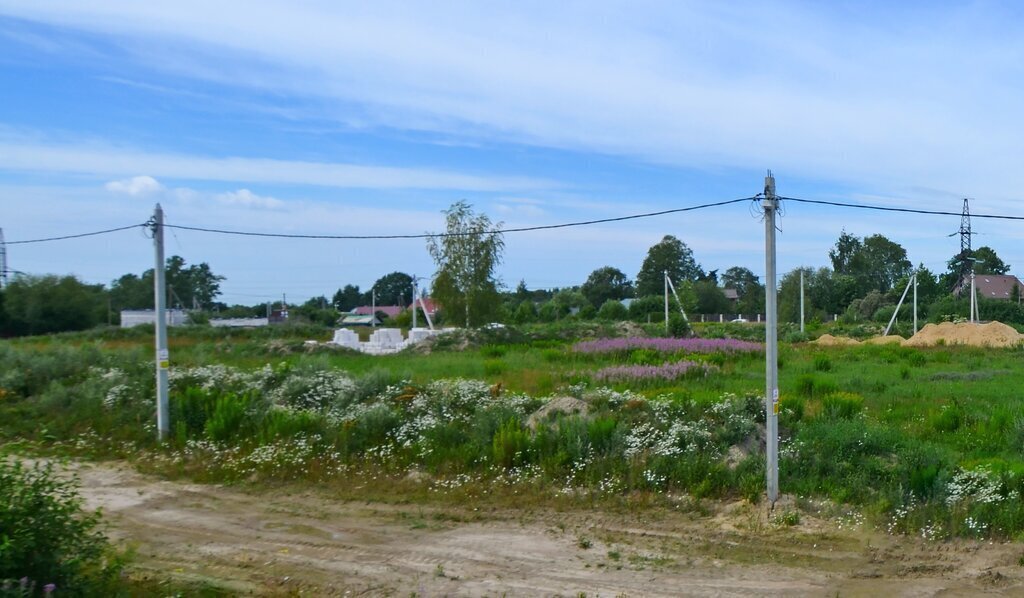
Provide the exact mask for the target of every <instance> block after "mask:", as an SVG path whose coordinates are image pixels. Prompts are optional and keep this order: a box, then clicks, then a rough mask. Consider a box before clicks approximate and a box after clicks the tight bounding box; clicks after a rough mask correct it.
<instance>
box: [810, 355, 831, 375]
mask: <svg viewBox="0 0 1024 598" xmlns="http://www.w3.org/2000/svg"><path fill="white" fill-rule="evenodd" d="M814 371H816V372H830V371H832V360H831V359H829V358H828V356H827V355H815V356H814Z"/></svg>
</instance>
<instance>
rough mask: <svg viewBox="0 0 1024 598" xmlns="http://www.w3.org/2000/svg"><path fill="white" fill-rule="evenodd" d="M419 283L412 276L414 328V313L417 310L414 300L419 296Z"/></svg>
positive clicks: (413, 317)
mask: <svg viewBox="0 0 1024 598" xmlns="http://www.w3.org/2000/svg"><path fill="white" fill-rule="evenodd" d="M418 291H419V281H418V280H417V279H416V275H415V274H413V275H412V327H413V328H415V327H416V312H417V311H419V309H418V308H417V307H416V299H417V298H418V297H419V296H420V295H419V292H418Z"/></svg>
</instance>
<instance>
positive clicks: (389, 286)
mask: <svg viewBox="0 0 1024 598" xmlns="http://www.w3.org/2000/svg"><path fill="white" fill-rule="evenodd" d="M373 291H376V292H377V305H403V306H404V305H408V304H409V303H411V302H412V276H409V275H408V274H406V273H405V272H392V273H391V274H385V275H384V276H381V277H380V278H378V279H377V282H375V283H373V286H372V287H371V288H370V291H369V292H367V294H366V298H365V299H364V300H365V301H366V302H367V303H369V298H370V295H369V293H370V292H373Z"/></svg>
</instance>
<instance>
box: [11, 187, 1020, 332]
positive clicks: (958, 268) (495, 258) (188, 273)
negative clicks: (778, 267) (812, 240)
mask: <svg viewBox="0 0 1024 598" xmlns="http://www.w3.org/2000/svg"><path fill="white" fill-rule="evenodd" d="M445 216H446V230H445V231H444V232H445V233H446V234H443V235H439V236H436V237H432V238H431V239H430V240H429V242H428V246H427V249H428V251H429V252H430V254H431V256H432V257H433V258H434V261H435V263H436V265H437V271H436V273H435V275H434V278H433V280H432V281H430V284H429V285H428V288H429V293H425V294H429V295H431V296H432V298H433V299H434V300H435V301H436V302H437V303H438V304H440V306H441V308H442V312H443V313H442V317H444V318H445V319H446V321H447V322H448V323H450V324H454V325H469V326H473V325H480V324H483V323H486V322H492V321H509V322H519V323H526V322H533V321H551V320H557V319H561V318H565V317H569V316H570V315H574V316H575V317H581V318H591V317H603V318H607V319H624V318H626V317H631V318H634V319H648V318H650V319H655V320H656V319H660V317H661V316H660V314H662V313H663V309H664V307H663V293H664V275H665V273H667V274H668V276H669V277H670V278H671V280H672V281H673V283H674V285H675V286H676V290H677V291H678V295H679V301H680V302H681V303H682V307H683V308H684V309H685V310H686V311H687V312H690V313H694V312H696V313H709V314H717V313H740V314H754V313H762V312H763V311H764V285H763V283H762V281H761V280H760V279H759V278H758V277H757V276H756V275H755V274H754V273H753V272H752V271H751V270H750V269H749V268H746V267H743V266H734V267H731V268H728V269H726V270H725V271H724V272H722V273H719V271H718V270H709V271H705V270H704V269H703V268H702V267H701V265H700V264H699V263H698V262H697V260H696V258H695V257H694V254H693V251H692V250H691V249H690V248H689V247H688V246H687V245H686V243H684V242H682V241H681V240H679V239H677V238H676V237H674V236H671V235H667V236H665V237H664V238H662V239H661V241H659V242H658V243H656V244H655V245H653V246H651V247H650V249H649V250H648V252H647V255H646V256H645V258H644V260H643V262H642V263H641V265H640V269H639V271H638V272H637V275H636V278H635V280H631V279H630V278H629V276H628V275H627V274H626V273H625V272H623V271H622V270H620V269H618V268H615V267H612V266H604V267H601V268H598V269H596V270H594V271H593V272H591V273H590V275H589V276H588V277H587V278H586V280H585V281H583V282H582V283H581V284H579V285H577V286H572V287H568V288H563V289H529V288H528V287H527V286H526V283H525V282H524V281H520V282H519V284H518V285H517V286H516V288H515V289H512V290H506V289H503V288H502V285H501V284H500V282H499V280H498V279H497V277H496V269H497V267H498V265H499V264H500V263H501V259H502V252H503V249H504V240H503V237H502V235H501V232H500V228H501V223H497V224H494V223H492V222H491V221H490V219H489V218H488V217H487V216H486V215H485V214H477V213H475V212H474V211H473V209H472V207H471V206H470V205H468V204H466V203H464V202H458V203H456V204H453V205H452V206H451V207H450V208H449V209H448V210H446V211H445ZM828 257H829V260H830V262H831V268H829V267H823V268H817V269H814V268H797V269H795V270H792V271H790V272H788V273H786V274H784V275H783V276H782V278H781V281H780V285H779V312H780V318H781V319H782V320H784V321H785V320H789V321H793V320H796V319H798V317H799V303H800V291H799V284H800V275H801V273H803V278H804V288H805V303H806V310H807V314H808V317H810V318H813V317H822V318H824V317H826V316H831V315H834V314H844V315H846V316H848V317H849V318H851V319H855V320H856V319H871V318H876V319H877V318H879V317H881V316H885V314H886V313H888V314H891V313H892V308H893V306H894V304H895V303H896V301H897V299H898V298H899V297H898V295H899V293H900V292H902V289H903V288H904V286H905V285H906V284H907V281H908V280H909V278H910V276H911V274H913V273H915V272H916V273H917V276H918V301H919V303H920V304H921V305H922V306H924V308H923V312H924V313H927V311H928V309H929V306H930V305H932V304H936V303H938V304H940V305H939V307H938V309H952V307H950V306H949V305H947V304H948V303H949V301H950V298H949V294H950V291H951V290H952V288H953V286H954V285H955V284H956V283H957V281H958V280H960V278H961V277H962V276H963V275H964V273H965V272H969V271H970V268H971V267H973V269H974V271H975V272H976V273H981V274H1005V273H1007V272H1008V271H1009V269H1010V266H1009V265H1008V264H1006V263H1005V262H1003V260H1002V259H1000V258H999V256H998V255H997V254H996V252H995V250H993V249H992V248H990V247H981V248H979V249H977V250H975V251H973V252H972V253H971V255H956V256H953V257H952V258H951V259H950V260H949V262H948V263H947V270H946V272H942V273H938V274H937V273H933V272H931V271H929V270H928V269H927V268H924V267H923V265H922V266H918V267H917V268H914V267H913V266H912V264H911V262H910V260H909V259H908V257H907V252H906V249H904V248H903V247H902V246H901V245H900V244H899V243H897V242H895V241H892V240H891V239H888V238H886V237H885V236H883V235H870V236H867V237H863V238H858V237H855V236H853V235H850V234H848V233H847V232H845V231H843V232H842V234H841V235H840V236H839V238H838V240H837V241H836V243H835V245H834V246H833V248H832V249H831V250H830V251H829V253H828ZM972 265H973V266H972ZM166 276H167V287H168V305H170V306H180V307H183V308H186V309H199V310H202V311H205V312H207V313H209V314H214V313H215V314H218V315H220V316H222V317H232V316H233V317H253V316H262V315H264V314H265V313H266V309H267V305H266V304H265V303H259V304H256V305H231V306H229V305H226V304H224V303H221V302H218V301H217V298H218V297H219V296H220V285H221V283H222V282H223V281H224V277H223V276H219V275H217V274H215V273H214V272H213V271H212V269H211V268H210V266H209V265H208V264H206V263H205V262H204V263H199V264H193V265H188V264H186V262H185V260H184V259H183V258H181V257H179V256H172V257H170V258H168V260H167V264H166ZM412 286H413V279H412V277H411V276H410V275H408V274H406V273H404V272H391V273H389V274H386V275H384V276H382V277H381V278H379V279H377V281H376V282H375V283H374V284H373V285H372V286H371V288H370V289H367V290H361V289H360V288H359V286H358V285H353V284H346V285H344V286H342V287H341V288H338V289H337V291H336V292H335V293H334V294H333V295H332V296H331V297H330V298H328V297H327V296H326V295H325V296H320V297H314V298H312V299H309V300H308V301H306V302H305V303H303V304H300V305H292V306H289V309H290V313H291V314H292V315H293V316H297V317H300V318H305V319H308V320H311V321H315V322H321V323H323V324H328V325H329V324H333V323H335V322H336V321H337V319H338V313H339V312H347V311H351V310H352V309H354V308H355V307H358V306H360V305H369V304H371V303H372V302H373V301H374V298H375V300H376V304H377V305H379V306H384V305H402V306H405V305H408V304H409V303H411V301H412ZM723 289H733V290H734V291H735V294H736V297H737V300H736V303H733V302H732V301H730V300H729V299H727V298H726V296H725V294H724V293H723ZM425 290H426V289H425ZM1018 292H1019V291H1018ZM627 298H631V299H633V302H632V304H631V305H630V308H629V309H628V310H627V309H626V308H625V306H623V305H622V303H621V302H622V300H623V299H627ZM672 302H673V303H675V299H674V298H673V299H672ZM944 302H945V303H944ZM279 306H280V304H274V307H279ZM152 307H153V270H152V269H150V270H147V271H145V272H143V273H142V274H141V275H136V274H125V275H124V276H121V277H120V278H118V279H116V280H114V281H113V282H112V283H111V284H110V285H109V287H108V286H105V285H91V284H85V283H83V282H81V281H79V280H78V279H77V278H75V277H73V276H54V275H46V276H31V275H19V276H17V277H15V278H14V280H13V281H12V282H11V283H10V284H9V285H8V286H7V288H5V289H3V291H2V292H0V334H2V335H4V336H15V335H27V334H43V333H48V332H57V331H64V330H81V329H86V328H91V327H93V326H96V325H100V324H105V323H112V324H117V323H118V314H119V313H120V311H121V310H122V309H147V308H152ZM887 309H888V312H886V310H887Z"/></svg>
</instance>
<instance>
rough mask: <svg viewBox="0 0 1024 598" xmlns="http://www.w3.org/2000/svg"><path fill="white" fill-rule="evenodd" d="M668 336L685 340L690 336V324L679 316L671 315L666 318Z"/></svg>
mask: <svg viewBox="0 0 1024 598" xmlns="http://www.w3.org/2000/svg"><path fill="white" fill-rule="evenodd" d="M668 334H669V336H673V337H675V338H685V337H688V336H690V335H691V334H692V330H690V323H689V322H687V321H686V319H685V318H683V316H682V315H680V314H672V315H671V316H669V318H668Z"/></svg>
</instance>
